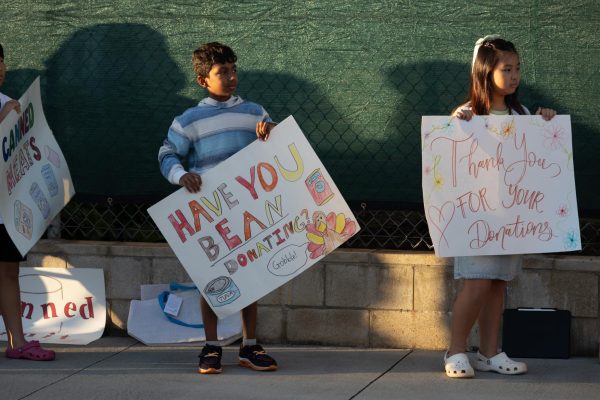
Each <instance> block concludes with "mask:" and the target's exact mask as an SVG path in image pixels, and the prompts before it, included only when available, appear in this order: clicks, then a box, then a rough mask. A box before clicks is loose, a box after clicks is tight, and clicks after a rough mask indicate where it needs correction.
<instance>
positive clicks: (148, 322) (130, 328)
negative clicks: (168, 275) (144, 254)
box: [127, 284, 242, 346]
mask: <svg viewBox="0 0 600 400" xmlns="http://www.w3.org/2000/svg"><path fill="white" fill-rule="evenodd" d="M184 285H185V286H191V284H184ZM164 291H169V292H172V291H171V290H170V285H169V284H154V285H142V286H141V287H140V292H141V296H140V300H131V303H130V306H129V316H128V318H127V333H128V334H129V336H131V337H134V338H136V339H137V340H139V341H140V342H142V343H144V344H145V345H147V346H161V345H168V344H174V343H176V344H188V343H189V344H194V343H195V344H196V345H197V343H198V342H204V341H206V334H205V332H204V329H203V328H199V327H189V326H183V325H181V324H177V323H174V322H171V321H169V320H168V319H167V317H166V316H165V314H164V313H163V311H162V309H161V308H160V305H159V302H158V296H159V295H160V294H161V293H162V292H164ZM175 293H176V294H177V296H179V297H180V298H181V299H182V307H181V309H180V310H179V312H178V313H177V315H176V319H177V320H179V321H182V322H184V323H186V324H189V325H198V324H202V312H201V311H200V292H199V291H198V290H196V289H194V290H186V291H175ZM217 334H218V336H217V340H218V341H219V344H220V345H221V346H226V345H228V344H231V343H233V342H235V341H236V340H238V339H240V338H241V337H242V318H241V313H236V314H232V315H230V316H228V317H227V318H223V319H220V320H219V321H218V324H217Z"/></svg>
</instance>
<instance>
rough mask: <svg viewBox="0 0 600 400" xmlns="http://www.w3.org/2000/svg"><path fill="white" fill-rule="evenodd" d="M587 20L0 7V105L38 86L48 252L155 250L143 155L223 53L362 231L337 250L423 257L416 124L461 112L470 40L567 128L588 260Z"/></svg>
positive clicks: (323, 6)
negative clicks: (202, 47) (316, 165)
mask: <svg viewBox="0 0 600 400" xmlns="http://www.w3.org/2000/svg"><path fill="white" fill-rule="evenodd" d="M515 9H518V10H519V11H518V12H516V11H515ZM599 21H600V4H598V3H597V2H594V1H574V2H571V3H569V4H565V3H564V2H559V1H547V2H543V3H542V2H540V1H522V2H518V3H516V2H515V4H514V5H513V6H507V5H505V4H502V5H499V4H498V3H497V2H494V1H483V2H478V3H477V4H471V2H468V1H453V2H449V1H441V2H410V1H381V2H364V1H358V0H350V1H341V0H331V1H315V2H296V1H289V2H284V1H249V2H232V1H212V0H210V1H205V2H203V3H202V4H201V5H200V4H198V3H197V2H192V1H181V0H173V1H171V2H169V3H168V4H166V3H164V2H160V1H152V0H148V1H143V0H128V1H119V2H117V1H104V2H85V3H81V2H75V1H71V2H56V1H50V0H40V1H36V2H35V3H34V2H17V3H16V4H13V3H11V4H3V5H2V6H0V32H1V34H0V43H2V44H3V45H4V47H5V53H6V54H5V55H6V63H7V65H8V68H9V73H8V76H7V80H6V83H5V85H4V86H3V88H2V91H3V92H5V93H7V94H9V95H12V96H18V95H19V94H20V93H21V92H22V91H23V90H24V89H25V88H26V87H27V86H28V85H29V83H30V82H31V81H32V80H33V79H34V78H35V76H37V75H41V77H42V90H43V101H44V107H45V112H46V117H47V119H48V121H49V124H50V126H51V127H52V129H53V131H54V134H55V136H56V138H57V140H58V141H59V143H60V145H61V148H62V150H63V152H64V153H65V156H66V157H67V160H68V162H69V165H70V168H71V173H72V176H73V179H74V183H75V187H76V190H77V192H78V195H77V196H76V197H75V199H74V200H73V201H72V202H71V204H69V205H68V206H67V207H66V209H65V210H64V211H63V213H62V214H61V221H60V226H59V233H58V234H59V235H60V236H61V237H63V238H68V239H94V240H133V241H159V240H162V237H161V235H160V233H159V232H158V231H157V230H156V228H155V226H154V224H153V223H152V222H151V220H150V218H149V216H148V215H147V213H146V211H145V210H146V208H147V207H148V206H150V205H151V204H153V203H154V202H156V201H158V200H159V199H160V198H162V197H164V196H166V195H167V194H169V193H170V192H172V191H173V190H174V187H172V186H171V185H169V184H168V183H167V182H166V181H165V180H164V178H163V177H162V176H161V175H160V173H159V171H158V164H157V159H156V158H157V157H156V156H157V151H158V147H159V146H160V143H161V142H162V140H163V138H164V136H165V135H166V131H167V128H168V126H169V125H170V123H171V121H172V119H173V117H174V116H176V115H178V114H180V113H182V112H183V110H185V109H186V108H188V107H190V106H193V105H194V104H195V103H196V102H197V101H198V100H199V99H200V98H201V97H203V96H204V93H202V91H201V90H200V88H198V87H197V86H196V85H195V84H194V76H193V73H192V70H191V66H190V57H191V52H192V50H193V49H194V48H195V47H197V46H198V45H199V44H200V43H202V42H206V41H213V40H218V41H222V42H224V43H227V44H229V45H231V46H232V47H233V48H234V50H235V51H236V52H237V54H238V57H239V61H238V66H239V70H240V76H239V79H240V82H239V88H238V94H240V95H241V96H242V97H244V98H247V99H249V100H252V101H255V102H258V103H260V104H262V105H263V106H264V107H265V108H266V109H267V110H268V111H269V113H270V114H271V116H272V117H273V119H274V120H276V121H277V120H282V119H284V118H285V117H287V116H288V115H290V114H291V115H293V116H294V118H295V119H296V120H297V121H298V122H299V124H300V126H301V127H302V129H303V131H304V132H305V133H306V135H307V137H308V139H309V141H310V142H311V144H312V145H313V146H314V148H315V150H316V151H317V153H318V155H319V156H320V158H321V160H322V161H323V163H324V165H325V166H326V167H327V169H328V170H329V172H330V174H331V175H332V177H333V179H334V180H335V182H336V184H337V185H338V187H339V188H340V190H341V191H342V193H343V194H344V196H345V198H346V199H347V200H348V201H349V202H350V203H351V205H352V208H353V210H354V212H355V215H356V216H357V218H358V219H359V223H360V224H361V226H362V227H363V230H362V231H361V232H360V234H359V235H358V236H357V237H355V238H353V240H352V241H350V242H349V243H348V244H347V245H349V246H354V247H369V248H399V249H421V250H426V249H431V244H430V239H429V237H428V234H427V227H426V224H425V220H424V217H423V213H422V206H421V168H420V154H421V151H420V134H419V132H420V121H421V116H422V115H437V114H448V113H449V112H450V110H451V109H452V108H453V107H454V106H456V105H457V104H459V103H460V102H461V101H462V99H463V98H464V96H465V94H466V90H467V86H468V73H469V69H470V65H469V63H470V58H471V52H472V45H473V43H474V41H475V40H476V39H477V38H478V37H479V36H481V35H483V34H486V33H500V34H503V35H505V36H506V37H508V38H509V39H511V40H513V41H514V42H515V44H516V45H517V48H518V49H519V50H520V54H521V59H522V65H523V66H522V70H523V80H522V85H521V88H520V90H521V94H522V101H523V103H524V104H526V105H528V106H529V107H530V108H533V107H535V106H537V105H545V106H551V107H553V108H556V109H557V110H558V111H559V112H560V113H563V114H571V116H572V122H573V133H574V134H573V137H574V153H575V166H576V181H577V187H578V193H577V195H578V200H579V209H580V212H581V215H582V217H585V218H586V219H582V224H581V227H582V241H583V245H584V251H585V252H586V253H589V254H592V253H597V252H600V246H598V242H599V238H598V237H599V236H600V235H599V231H600V223H598V222H597V221H596V220H595V219H594V217H597V216H598V211H599V210H600V188H599V187H598V186H597V185H596V182H597V180H598V178H599V175H600V171H599V170H598V168H597V167H596V164H597V163H596V158H597V157H596V154H597V153H598V152H599V151H600V139H599V138H600V113H599V112H598V111H599V110H598V104H600V72H599V71H600V44H598V41H597V40H595V38H594V37H593V35H594V34H595V30H596V29H597V26H598V22H599Z"/></svg>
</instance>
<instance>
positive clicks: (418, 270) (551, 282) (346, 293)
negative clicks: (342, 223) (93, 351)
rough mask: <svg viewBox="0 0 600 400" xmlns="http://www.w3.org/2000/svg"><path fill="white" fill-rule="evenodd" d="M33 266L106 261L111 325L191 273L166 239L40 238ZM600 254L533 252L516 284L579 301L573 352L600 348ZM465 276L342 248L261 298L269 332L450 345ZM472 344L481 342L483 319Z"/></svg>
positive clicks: (516, 303) (410, 255)
mask: <svg viewBox="0 0 600 400" xmlns="http://www.w3.org/2000/svg"><path fill="white" fill-rule="evenodd" d="M23 265H26V266H44V267H80V268H102V269H104V271H105V281H106V286H107V287H106V296H107V301H108V303H109V304H108V310H109V311H108V316H107V318H108V324H107V333H108V334H123V333H124V332H125V331H126V328H127V325H126V324H127V315H128V311H129V301H130V300H131V299H134V298H139V288H140V285H142V284H151V283H168V282H171V281H179V282H187V281H189V280H190V279H189V277H188V275H187V273H186V272H185V270H184V269H183V267H182V266H181V265H180V264H179V262H178V260H177V259H176V258H175V256H174V254H173V252H172V251H171V250H170V248H169V247H168V246H167V245H166V244H148V243H122V242H114V243H111V242H83V241H82V242H77V241H53V240H42V241H41V242H40V243H39V244H38V245H37V246H36V247H34V249H33V250H32V251H31V252H30V254H29V257H28V261H27V262H26V263H24V264H23ZM599 283H600V259H598V258H594V257H580V256H554V255H534V256H527V257H526V258H525V265H524V271H523V273H522V274H521V275H520V276H519V277H518V278H517V279H516V280H514V281H513V282H511V283H510V284H509V288H508V297H507V307H509V308H512V307H556V308H560V309H566V310H569V311H571V313H572V316H573V320H572V327H571V349H572V353H573V354H574V355H595V354H597V353H598V343H597V339H598V336H599V334H600V332H599V331H600V315H599V296H598V291H599ZM459 285H460V282H457V281H455V280H454V279H453V277H452V259H445V258H438V257H435V256H434V255H433V254H432V253H418V252H399V251H374V250H354V249H353V250H347V249H342V250H337V251H335V252H334V253H333V254H330V255H329V256H327V257H326V258H325V259H324V260H322V261H321V262H319V263H318V264H317V265H315V266H313V267H312V268H311V269H309V270H308V271H306V272H304V273H303V274H302V275H300V276H299V277H297V278H295V279H293V280H292V281H290V282H288V283H287V284H286V285H284V286H282V287H280V288H279V289H277V290H275V291H274V292H272V293H271V294H269V295H267V296H265V297H264V298H263V299H261V300H260V302H259V304H260V307H259V324H258V336H259V337H260V340H262V341H263V342H270V343H293V344H323V345H333V346H359V347H395V348H406V347H409V348H422V349H440V350H441V349H444V348H445V347H446V346H447V344H448V341H449V338H450V334H449V324H450V309H451V307H452V302H453V299H454V297H455V295H456V292H457V290H458V288H459V287H460V286H459ZM470 344H472V345H477V341H476V329H475V330H474V332H473V333H472V335H471V339H470Z"/></svg>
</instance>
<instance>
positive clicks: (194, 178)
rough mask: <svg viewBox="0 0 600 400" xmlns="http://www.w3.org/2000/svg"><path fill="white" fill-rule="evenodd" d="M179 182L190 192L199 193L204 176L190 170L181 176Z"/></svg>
mask: <svg viewBox="0 0 600 400" xmlns="http://www.w3.org/2000/svg"><path fill="white" fill-rule="evenodd" d="M179 184H180V185H181V186H184V187H185V188H186V189H187V190H188V192H190V193H198V192H199V191H200V186H202V178H201V177H200V175H196V174H194V173H193V172H188V173H187V174H185V175H183V176H182V177H181V178H179Z"/></svg>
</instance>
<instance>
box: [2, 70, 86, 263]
mask: <svg viewBox="0 0 600 400" xmlns="http://www.w3.org/2000/svg"><path fill="white" fill-rule="evenodd" d="M19 103H21V111H22V114H21V115H18V114H17V113H16V112H13V111H11V112H10V113H9V114H8V116H7V117H6V118H5V119H4V121H2V123H0V140H1V141H2V159H1V160H0V177H1V179H0V180H1V183H0V186H1V187H2V190H1V191H0V214H1V215H2V219H3V220H4V224H5V225H6V230H7V231H8V233H9V235H10V237H11V239H12V240H13V242H14V244H15V246H16V247H17V249H19V252H20V253H21V254H22V255H25V254H26V253H27V252H28V251H29V249H31V248H32V247H33V245H34V244H35V243H36V242H37V241H38V240H39V239H40V238H41V237H42V235H43V234H44V231H45V230H46V228H47V227H48V225H49V224H50V222H51V221H52V219H53V218H54V217H55V216H56V215H57V214H58V213H59V212H60V210H62V209H63V207H64V206H65V205H66V204H67V203H68V202H69V200H71V198H72V197H73V196H74V195H75V189H74V188H73V184H72V182H71V174H70V172H69V167H68V166H67V163H66V161H65V158H64V156H63V154H62V151H61V150H60V147H58V143H56V139H54V136H53V135H52V131H51V130H50V127H49V126H48V123H47V122H46V117H45V116H44V110H43V108H42V98H41V95H40V78H39V77H38V78H36V80H35V81H33V83H32V84H31V86H30V87H29V89H27V91H26V92H25V94H23V96H21V98H20V99H19Z"/></svg>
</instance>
